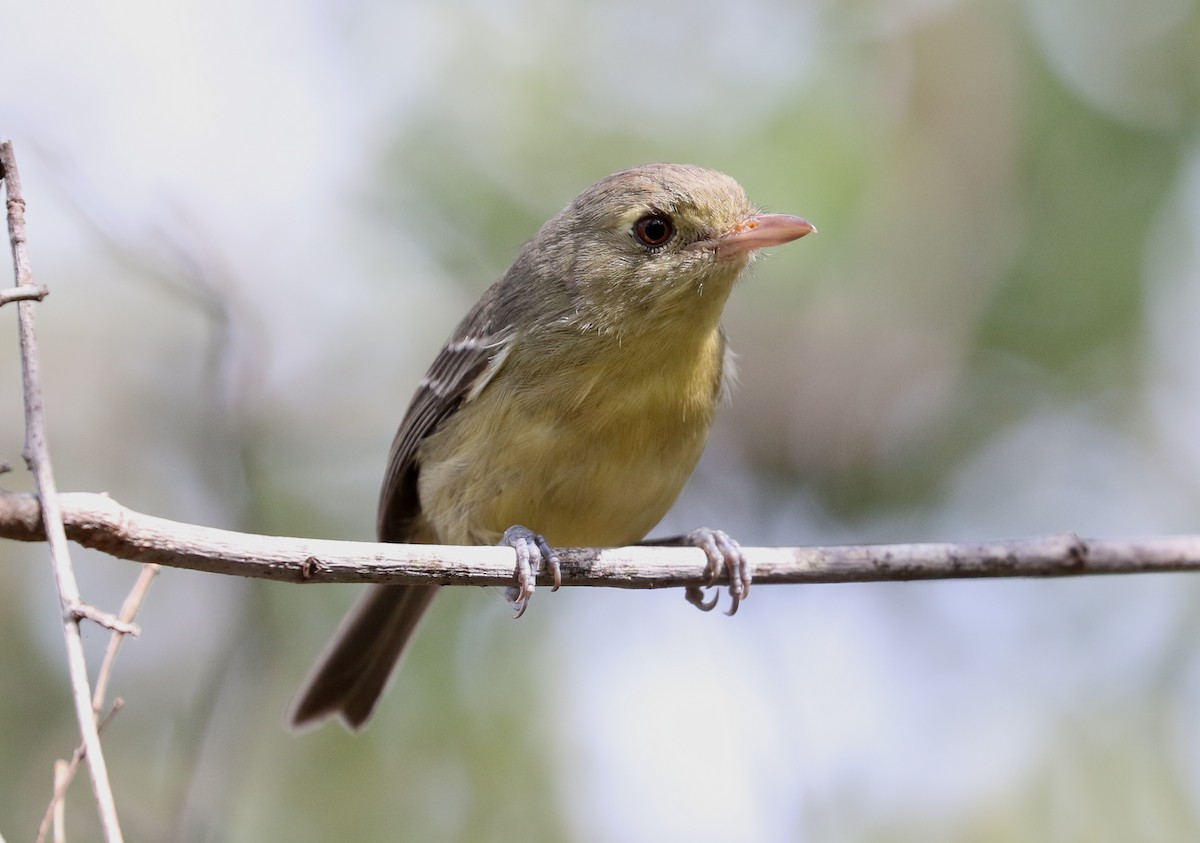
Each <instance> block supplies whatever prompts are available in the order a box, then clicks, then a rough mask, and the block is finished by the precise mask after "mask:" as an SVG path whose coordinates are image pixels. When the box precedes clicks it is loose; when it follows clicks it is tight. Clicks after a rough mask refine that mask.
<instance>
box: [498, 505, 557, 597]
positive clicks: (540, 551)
mask: <svg viewBox="0 0 1200 843" xmlns="http://www.w3.org/2000/svg"><path fill="white" fill-rule="evenodd" d="M500 544H501V545H507V546H508V547H511V548H512V549H513V550H515V551H516V553H517V567H516V570H515V571H514V572H513V576H514V577H515V578H516V584H514V585H510V586H509V587H508V588H507V589H505V591H504V596H505V597H506V598H507V599H508V602H509V603H511V604H512V607H513V611H514V612H515V614H514V615H513V618H519V617H521V615H523V614H525V610H526V609H528V608H529V598H531V597H533V592H534V589H535V585H534V580H535V579H536V577H537V570H538V568H540V567H541V566H542V563H545V565H546V568H547V569H549V571H550V575H551V576H552V577H553V578H554V587H553V588H551V591H558V589H559V586H561V585H562V569H561V567H560V565H559V559H558V554H556V553H555V552H554V549H553V548H552V547H550V545H549V544H548V543H547V542H546V539H545V537H544V536H542V535H539V534H538V533H535V532H533V530H530V529H529V528H528V527H522V526H520V525H519V524H518V525H513V526H512V527H509V528H508V529H507V530H505V531H504V537H503V538H501V539H500Z"/></svg>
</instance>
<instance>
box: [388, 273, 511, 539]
mask: <svg viewBox="0 0 1200 843" xmlns="http://www.w3.org/2000/svg"><path fill="white" fill-rule="evenodd" d="M497 298H498V297H497V295H496V289H495V287H493V288H492V289H489V290H488V291H487V293H485V294H484V296H483V298H481V299H480V300H479V301H478V302H477V303H476V305H475V307H473V308H472V309H471V312H470V313H468V314H467V315H466V317H465V318H464V319H463V321H462V322H460V323H459V325H458V328H456V329H455V331H454V334H453V335H452V336H451V338H450V339H449V341H447V343H446V345H445V346H444V347H443V348H442V350H441V351H439V352H438V355H437V357H435V358H434V361H433V365H431V366H430V367H429V371H428V372H427V373H426V374H425V377H423V378H422V379H421V383H420V384H419V385H418V386H417V392H416V394H415V395H413V399H412V403H411V404H409V407H408V412H407V413H405V415H404V421H402V422H401V423H400V429H399V430H398V431H397V432H396V438H395V439H394V440H393V441H392V449H391V453H390V454H389V456H388V467H387V473H386V474H384V478H383V490H382V492H381V493H380V496H379V514H378V521H377V525H376V526H377V531H378V534H379V540H380V541H390V542H403V541H406V540H408V539H409V537H410V533H411V530H412V526H413V522H414V521H415V519H416V517H417V516H418V515H419V514H420V510H421V502H420V499H419V498H418V496H417V474H418V470H419V468H420V466H419V465H418V464H417V450H418V448H420V446H421V443H422V442H423V441H425V439H426V437H428V436H430V435H431V434H432V433H433V432H434V431H435V430H437V428H438V425H440V424H441V423H442V422H443V421H445V420H446V419H447V418H449V417H450V416H451V415H453V414H454V413H455V412H456V411H457V410H458V409H459V408H460V407H461V406H462V405H463V403H464V402H465V401H469V400H471V399H473V398H474V397H475V396H477V395H478V394H479V392H480V391H481V390H482V389H483V388H484V386H486V385H487V383H488V382H489V381H490V380H491V379H492V377H493V375H495V373H496V372H497V370H499V368H500V366H501V365H502V364H503V362H504V358H505V356H507V353H508V350H509V349H510V348H511V341H512V338H513V334H512V331H511V329H505V328H503V327H501V326H502V325H503V322H500V321H499V320H497V319H496V318H495V316H496V311H497ZM498 322H499V324H497V323H498Z"/></svg>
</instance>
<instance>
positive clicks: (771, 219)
mask: <svg viewBox="0 0 1200 843" xmlns="http://www.w3.org/2000/svg"><path fill="white" fill-rule="evenodd" d="M816 230H817V227H816V226H815V225H813V224H812V223H811V222H809V221H808V220H806V219H802V218H800V217H793V216H792V215H791V214H754V215H753V216H749V217H746V219H744V220H742V221H741V222H740V223H738V224H737V227H736V228H734V230H733V231H731V232H729V233H728V234H723V235H721V236H720V237H717V238H715V239H713V240H705V241H704V242H703V243H696V244H694V246H696V247H700V246H715V247H716V251H717V257H720V258H725V257H731V256H733V255H743V254H745V253H746V252H752V251H754V250H756V249H765V248H767V247H768V246H782V245H783V244H784V243H791V242H792V241H793V240H799V239H800V238H801V237H803V236H804V235H805V234H811V233H813V232H814V231H816Z"/></svg>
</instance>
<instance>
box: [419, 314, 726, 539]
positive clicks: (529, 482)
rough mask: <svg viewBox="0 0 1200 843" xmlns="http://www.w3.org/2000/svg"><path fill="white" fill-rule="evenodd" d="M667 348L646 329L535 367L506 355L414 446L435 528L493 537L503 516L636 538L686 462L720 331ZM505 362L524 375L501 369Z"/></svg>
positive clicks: (709, 409)
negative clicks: (606, 350) (615, 345)
mask: <svg viewBox="0 0 1200 843" xmlns="http://www.w3.org/2000/svg"><path fill="white" fill-rule="evenodd" d="M670 350H672V349H670V347H668V349H663V348H662V347H655V345H654V340H653V338H650V339H648V340H647V341H646V343H643V344H640V345H639V344H637V343H628V344H626V345H625V346H623V347H622V348H620V349H618V350H616V351H618V352H619V353H618V354H617V356H616V357H614V355H613V354H611V353H610V354H603V355H596V354H595V353H590V354H589V355H588V356H587V357H586V358H585V359H583V360H580V359H579V357H578V356H576V357H574V358H571V359H570V360H569V362H566V361H564V360H561V359H559V360H557V363H558V365H552V366H542V367H540V368H538V369H536V371H535V369H534V368H533V367H527V366H524V365H521V366H516V367H514V363H520V362H524V361H520V360H519V359H517V360H513V359H510V360H508V361H507V362H506V364H505V368H504V369H503V370H501V371H500V372H499V373H498V374H497V375H496V377H495V378H494V379H493V381H492V382H491V383H489V384H488V386H487V388H485V389H484V390H483V391H482V393H480V394H479V395H478V396H477V397H476V398H475V399H474V400H473V401H471V402H469V403H468V404H466V405H465V406H464V407H463V408H462V409H461V410H460V411H459V412H458V413H457V414H455V416H454V417H452V418H451V419H449V420H448V421H447V422H446V423H445V424H444V425H443V426H442V428H441V429H439V430H438V432H437V433H435V434H434V435H433V436H431V437H430V438H429V440H427V442H426V443H425V445H424V446H422V449H421V453H420V457H419V461H420V464H421V473H420V478H419V485H418V492H419V495H420V498H421V508H422V511H423V515H424V517H425V519H426V520H427V521H428V523H429V524H431V525H432V526H433V528H434V530H435V531H436V533H437V535H438V538H439V540H441V541H443V542H447V543H455V544H492V543H495V542H497V541H499V539H500V536H501V535H502V534H503V532H504V530H505V529H507V528H508V527H510V526H512V525H513V524H521V525H523V526H525V527H528V528H530V529H532V530H534V531H536V532H539V533H541V534H543V535H544V536H545V537H546V539H547V541H549V542H550V543H551V544H552V545H558V546H562V547H566V546H613V545H623V544H629V543H632V542H636V541H639V540H640V539H642V538H644V537H645V535H646V534H647V533H648V532H649V531H650V530H651V529H652V528H653V527H654V525H655V524H657V523H658V522H659V521H660V520H661V519H662V517H663V515H665V514H666V512H667V510H668V509H669V508H670V507H671V504H672V503H674V501H675V498H676V497H677V496H678V494H679V492H680V490H681V489H682V488H683V485H684V483H685V482H686V481H687V478H688V477H689V476H690V475H691V473H692V469H693V468H695V465H696V462H697V460H698V459H699V458H700V454H701V452H702V451H703V450H704V442H705V440H706V438H707V436H708V430H709V427H710V426H711V424H712V418H713V412H714V409H715V404H716V398H717V394H718V393H719V390H720V379H721V369H722V365H723V360H722V358H723V354H724V341H723V338H722V337H721V335H720V334H719V332H717V331H713V332H712V335H711V336H708V337H704V338H702V341H701V342H700V343H698V344H697V345H696V346H695V347H689V348H687V349H686V352H687V353H682V352H681V351H680V350H679V349H678V348H675V349H673V351H674V352H675V353H664V351H670ZM610 351H612V350H610ZM516 353H517V352H516V351H514V354H516ZM550 356H551V357H554V355H550ZM598 359H599V360H604V361H605V362H604V363H603V364H601V363H598V362H595V361H596V360H598ZM514 368H515V369H516V370H519V371H522V372H529V373H530V374H532V375H533V376H532V377H524V378H520V379H518V378H515V377H511V376H508V377H506V375H507V374H508V372H510V371H512V370H514Z"/></svg>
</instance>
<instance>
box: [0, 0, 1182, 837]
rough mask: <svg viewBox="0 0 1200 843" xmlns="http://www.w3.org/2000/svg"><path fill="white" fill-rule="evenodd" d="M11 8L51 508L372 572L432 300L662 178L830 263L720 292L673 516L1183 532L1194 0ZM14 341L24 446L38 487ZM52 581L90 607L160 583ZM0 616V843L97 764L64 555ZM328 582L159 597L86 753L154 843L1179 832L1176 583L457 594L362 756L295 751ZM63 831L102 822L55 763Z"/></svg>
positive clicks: (38, 561)
mask: <svg viewBox="0 0 1200 843" xmlns="http://www.w3.org/2000/svg"><path fill="white" fill-rule="evenodd" d="M0 18H2V19H3V21H4V23H3V29H0V55H3V56H4V59H3V61H4V67H5V72H4V75H3V82H2V83H0V137H6V138H8V139H11V140H12V141H13V142H14V143H15V146H16V152H17V156H18V161H19V163H20V166H21V174H22V176H23V180H24V188H25V194H26V198H27V201H28V204H29V210H28V226H29V227H28V234H29V242H30V249H31V254H32V259H33V266H34V270H35V273H36V275H37V278H38V279H39V280H40V281H42V282H43V283H45V284H48V285H49V286H50V288H51V290H52V291H53V294H52V295H51V297H50V298H49V299H47V300H46V302H45V303H44V304H43V305H42V306H40V307H39V308H38V320H39V331H40V341H41V352H42V358H43V369H44V376H45V378H46V382H47V383H46V389H47V395H46V403H47V407H48V413H49V420H50V425H51V445H52V449H53V454H54V460H55V467H56V469H57V474H58V481H59V486H60V488H61V489H63V490H67V491H106V492H109V493H111V494H112V495H113V496H114V497H115V498H116V499H117V500H119V501H120V502H122V503H124V504H126V505H128V506H130V507H133V508H135V509H140V510H143V511H146V512H149V513H153V514H156V515H161V516H165V517H169V518H176V519H180V520H184V521H192V522H197V523H201V524H207V525H212V526H220V527H228V528H235V529H242V530H252V531H257V532H266V533H276V534H290V535H302V536H320V537H329V538H346V539H368V538H370V537H371V536H372V530H373V520H374V509H375V495H376V493H377V489H378V485H379V480H380V476H381V473H382V470H383V465H384V461H385V459H386V453H387V448H388V445H389V443H390V440H391V437H392V434H393V432H394V430H395V427H396V425H397V423H398V422H399V419H400V417H401V415H402V413H403V411H404V409H405V407H406V405H407V403H408V399H409V397H410V395H411V393H412V390H413V388H414V386H415V384H416V382H417V380H418V379H419V378H420V376H421V375H422V373H423V372H424V370H425V368H426V366H427V365H428V363H429V362H430V361H431V359H432V357H433V354H434V353H435V351H436V350H437V348H438V347H439V345H440V344H441V342H442V341H443V339H444V338H445V336H446V335H447V334H448V333H449V331H450V330H451V328H452V327H453V325H454V324H455V323H456V322H457V320H458V318H459V317H460V316H461V314H462V313H463V312H465V310H466V309H467V307H468V306H469V305H470V304H471V303H472V302H473V301H474V299H475V298H476V297H477V296H478V294H479V293H480V292H481V291H482V290H483V289H484V288H485V287H486V286H487V285H488V284H489V283H490V282H491V281H492V280H494V279H495V278H496V277H498V275H499V274H500V273H501V272H502V271H503V270H504V269H505V267H507V265H508V264H509V262H510V260H511V259H512V257H513V256H514V254H515V252H516V250H517V248H518V247H519V245H520V244H521V243H522V242H523V241H524V240H525V239H526V238H528V237H529V236H531V235H532V233H533V232H534V231H535V230H536V228H537V226H538V224H540V223H541V222H542V221H543V220H544V219H546V218H547V217H549V216H550V215H552V214H553V213H555V212H556V211H557V210H558V209H559V208H560V207H562V206H563V205H564V204H565V203H566V202H567V201H569V200H570V199H571V198H572V197H573V196H574V195H575V194H576V193H577V192H578V191H579V190H581V189H582V188H583V187H585V186H586V185H588V184H590V183H591V182H593V181H595V180H596V179H598V178H600V177H602V176H604V175H606V174H608V173H610V172H612V171H615V170H618V169H621V168H624V167H627V166H630V165H633V164H638V163H643V162H647V161H657V160H670V161H688V162H693V163H697V164H703V165H707V166H710V167H714V168H717V169H721V170H724V171H726V172H728V173H730V174H732V175H733V176H735V177H736V178H738V179H739V180H740V181H741V182H742V184H743V185H744V186H745V187H746V189H747V191H748V192H749V194H750V195H751V197H752V198H754V199H755V201H757V202H758V203H760V204H761V205H762V206H763V207H764V208H766V209H769V210H774V211H784V212H791V213H796V214H801V215H803V216H805V217H807V218H809V219H811V220H813V221H814V222H815V223H816V224H817V225H818V226H819V228H820V234H819V236H816V237H811V238H806V239H805V240H804V241H802V242H800V243H798V244H795V245H793V246H789V247H787V248H785V249H779V250H777V253H776V254H774V255H772V256H770V257H769V259H767V260H764V261H761V262H759V264H758V265H757V268H756V271H755V273H754V278H753V279H751V281H749V282H748V283H746V284H743V285H742V286H741V287H740V288H739V289H738V290H737V291H736V292H735V295H734V297H733V299H732V300H731V304H730V307H729V311H728V315H727V327H728V329H729V333H730V336H731V338H732V342H733V344H734V347H735V348H736V349H737V350H738V352H739V353H740V363H741V373H742V374H741V386H740V388H739V389H738V391H737V394H736V396H735V400H734V402H733V404H732V405H731V406H730V407H728V408H727V409H725V410H724V411H723V413H722V416H721V418H720V422H719V424H718V426H717V429H716V430H715V431H714V434H713V436H712V439H711V442H710V446H709V449H708V452H707V454H706V456H705V458H704V460H703V461H702V463H701V466H700V468H699V469H698V471H697V473H696V475H695V477H694V478H693V481H692V483H691V484H690V485H689V487H688V489H687V491H686V492H685V494H684V495H683V497H682V498H681V500H680V502H679V504H678V506H677V507H676V508H675V510H674V511H673V512H672V513H671V515H669V516H668V518H667V521H666V522H665V523H664V525H663V527H662V530H663V531H667V530H672V531H680V530H683V529H687V528H690V527H693V526H696V525H699V524H711V525H713V526H721V527H723V528H725V529H726V530H728V531H729V532H731V533H732V534H734V535H735V536H737V537H738V538H739V539H741V541H742V542H743V543H745V544H748V545H794V544H816V543H835V542H837V543H859V542H908V541H940V540H946V541H949V540H976V539H988V538H1007V537H1015V536H1024V535H1031V534H1039V533H1044V532H1052V531H1059V530H1076V531H1079V532H1080V533H1082V534H1085V535H1098V536H1132V535H1149V534H1160V533H1180V532H1187V533H1196V532H1200V437H1198V436H1197V435H1196V433H1197V430H1200V4H1197V3H1196V2H1194V0H1145V1H1144V2H1141V3H1138V4H1133V3H1123V2H1117V0H1100V2H1094V1H1093V2H1084V0H1037V2H1015V0H890V1H889V2H878V1H877V0H855V1H854V2H842V3H833V2H828V0H801V2H786V3H785V2H780V1H779V0H774V2H772V0H745V2H741V3H738V4H732V3H730V4H721V3H715V2H704V0H699V2H696V3H692V4H690V5H688V6H687V7H686V8H685V7H683V6H681V5H671V4H666V3H655V2H650V3H646V2H637V3H635V2H628V0H617V2H612V3H607V4H590V3H585V2H579V1H578V0H576V1H575V2H548V0H530V2H513V3H507V4H500V3H489V2H462V3H454V4H445V3H434V2H376V1H375V0H358V2H348V3H333V2H308V3H284V2H271V1H270V0H250V2H231V0H206V2H198V0H177V2H168V3H151V2H127V3H121V4H91V5H85V4H75V3H66V2H56V0H51V2H44V3H36V4H35V3H21V2H18V0H0ZM6 272H7V270H6ZM0 283H7V282H0ZM15 317H16V314H15V312H12V311H11V309H7V308H6V309H5V312H3V313H0V410H2V412H0V458H3V459H7V460H8V461H10V462H12V463H13V464H14V466H18V467H19V468H20V450H21V443H22V435H23V434H22V418H21V408H20V400H19V397H20V389H19V376H20V372H19V367H18V361H17V354H16V348H17V345H16V331H15V321H16V319H15ZM3 482H4V484H5V485H6V486H7V487H9V488H17V489H28V488H30V483H29V480H28V477H27V475H26V474H25V472H24V471H23V468H21V469H20V470H17V471H15V472H14V473H13V474H9V475H6V476H5V477H4V478H3ZM76 564H77V567H78V570H79V575H80V579H81V582H82V588H83V592H84V595H85V597H86V598H87V599H89V600H91V601H92V602H94V603H97V604H98V605H100V606H102V607H105V608H108V609H111V610H116V609H117V608H118V607H119V605H120V602H121V600H122V598H123V596H124V595H125V593H126V592H127V590H128V589H129V587H130V585H131V584H132V583H133V581H134V579H135V578H136V576H137V567H136V566H134V565H133V564H131V563H127V562H121V561H117V560H111V559H107V558H105V557H103V556H101V555H99V554H95V553H90V552H80V553H79V554H78V558H77V560H76ZM0 582H2V587H0V630H2V634H3V636H4V638H5V641H6V645H5V646H4V647H3V648H0V688H2V691H3V693H0V834H3V835H4V836H5V837H6V838H7V839H9V840H24V839H31V838H32V835H33V830H34V828H35V827H36V825H37V822H38V820H39V819H40V817H41V814H42V811H43V809H44V806H45V804H46V802H47V800H48V798H49V795H50V793H51V764H52V762H53V760H54V759H55V758H57V757H62V756H64V755H69V753H70V751H71V749H72V747H73V746H74V745H75V743H76V741H77V731H76V727H75V725H74V721H73V715H72V710H71V707H70V701H69V695H68V688H67V683H66V669H65V663H64V658H63V652H62V649H63V648H62V641H61V633H60V630H59V627H58V623H57V621H56V616H57V610H56V605H57V604H56V598H55V596H54V592H53V585H52V580H51V575H50V570H49V566H48V564H47V558H46V553H45V549H44V547H42V546H20V545H17V544H15V543H11V542H10V543H0ZM355 596H356V591H355V589H354V588H342V587H336V588H335V587H309V588H303V587H297V586H291V585H280V584H266V583H262V582H255V581H250V580H245V581H243V580H238V579H233V578H222V577H217V576H206V575H198V574H192V573H188V572H181V571H172V570H166V571H164V572H163V574H162V575H161V576H160V577H159V578H158V580H157V581H156V583H155V585H154V587H153V589H152V590H151V593H150V596H149V599H148V603H147V605H146V606H145V609H144V610H143V612H142V614H141V616H140V618H139V620H140V622H141V624H142V626H143V630H144V631H143V635H142V637H141V638H140V639H139V640H136V641H132V642H129V643H128V644H127V645H126V647H125V648H124V650H123V651H122V653H121V656H120V658H119V660H118V663H117V669H116V673H115V676H114V679H113V685H112V693H113V694H116V695H120V696H121V697H123V698H124V699H125V701H126V706H125V709H124V710H123V711H122V712H121V713H120V714H119V715H118V716H117V717H116V719H115V720H114V721H113V722H112V723H111V725H110V727H109V728H108V729H107V731H106V735H105V746H106V749H107V752H108V759H109V764H110V767H111V770H112V776H113V781H114V785H115V788H116V793H117V801H118V806H119V808H120V811H121V816H122V820H123V823H124V827H125V830H126V833H127V835H128V837H129V838H130V839H137V840H186V841H260V840H284V839H287V840H331V839H339V840H418V841H439V840H463V841H501V840H572V841H584V843H607V841H643V840H644V841H662V840H688V841H727V840H734V839H737V840H753V841H860V840H872V841H943V840H944V841H951V840H968V839H969V840H982V841H1009V840H1014V841H1017V840H1019V841H1024V840H1081V841H1082V840H1087V841H1096V840H1114V841H1117V840H1119V841H1128V840H1139V841H1176V840H1186V839H1197V837H1198V836H1200V717H1198V714H1200V634H1198V633H1200V583H1198V582H1197V580H1196V579H1195V578H1194V577H1188V576H1174V577H1168V576H1144V577H1123V578H1113V579H1097V580H1064V581H1054V582H1031V581H1025V582H1021V581H1011V582H1010V581H995V582H977V583H962V582H959V583H954V582H948V583H920V584H897V585H860V586H847V585H831V586H820V587H804V588H801V587H788V588H782V587H773V588H767V587H763V588H759V589H756V590H755V592H754V595H753V597H752V599H751V600H750V601H749V603H747V604H746V605H745V606H744V607H743V609H742V611H741V612H740V613H739V614H738V615H737V617H736V618H733V619H729V618H725V617H721V616H718V615H715V614H714V615H702V614H701V613H699V612H696V611H694V610H693V609H692V608H691V607H689V606H687V605H686V604H685V603H684V601H683V599H682V595H681V594H679V593H675V592H662V593H659V592H655V593H650V592H619V591H605V590H584V589H567V590H564V591H562V592H559V593H557V594H555V595H553V596H551V595H550V594H549V593H543V594H542V595H541V596H540V597H538V599H537V600H535V602H534V607H533V609H534V610H533V611H531V612H530V613H529V614H528V615H526V617H525V618H524V619H523V620H522V621H521V622H520V623H514V622H512V621H511V620H510V619H509V615H510V613H509V610H508V608H507V606H506V605H505V603H504V600H503V597H502V595H501V593H500V590H498V589H493V590H475V589H460V590H454V591H451V592H449V593H444V595H443V596H442V597H441V598H439V600H438V602H437V604H436V605H435V608H434V609H433V611H432V613H431V615H430V617H429V618H428V619H427V621H426V624H425V627H424V629H423V634H421V635H420V636H419V637H418V640H417V643H416V644H415V646H414V647H413V649H412V650H411V653H410V657H409V659H408V661H407V663H406V666H405V669H404V670H403V671H402V673H401V674H400V675H399V677H398V679H397V681H396V682H395V683H394V685H393V688H392V691H391V693H390V694H389V695H388V696H387V697H386V698H385V700H384V702H383V704H382V705H381V707H380V709H379V711H378V713H377V715H376V717H375V720H374V721H373V722H372V723H371V725H370V727H369V728H368V729H367V730H366V731H365V732H364V733H362V734H360V735H357V736H351V735H349V734H347V733H346V732H345V731H343V730H342V729H341V728H339V727H337V726H333V725H329V726H326V727H324V728H322V729H320V730H319V731H315V732H311V733H308V734H305V735H303V736H299V737H294V736H291V735H289V734H287V733H286V732H285V730H284V728H283V725H282V724H283V716H284V712H285V710H286V708H287V706H288V703H289V701H290V699H291V695H292V693H293V692H294V691H295V689H296V687H297V686H298V684H299V682H300V681H301V679H302V677H303V675H304V673H305V671H306V669H307V668H308V666H309V664H310V663H311V662H312V660H313V658H314V657H315V656H316V654H317V653H318V652H319V650H320V648H321V647H322V645H323V644H324V642H325V641H326V640H327V638H328V637H329V635H330V634H331V632H332V631H333V629H334V628H335V626H336V624H337V622H338V619H339V618H340V617H341V615H342V613H343V611H344V610H345V609H346V607H347V606H348V605H349V604H350V603H351V601H352V600H353V599H354V597H355ZM86 634H87V644H88V646H89V648H90V650H91V653H92V655H93V656H94V657H95V658H96V660H97V662H98V659H99V655H100V653H101V651H102V649H103V646H104V644H105V642H106V638H105V636H104V635H102V634H100V632H99V631H98V630H96V629H94V628H89V629H88V630H87V633H86ZM68 808H69V810H68V814H67V816H68V833H69V834H70V835H71V837H72V839H97V838H98V836H99V832H98V826H97V824H96V821H95V819H94V814H95V811H94V806H93V804H92V799H91V794H90V788H89V786H88V783H87V780H86V776H85V775H83V774H81V775H80V776H79V778H78V779H77V781H76V784H75V786H74V788H73V789H72V791H71V793H70V795H69V802H68Z"/></svg>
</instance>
